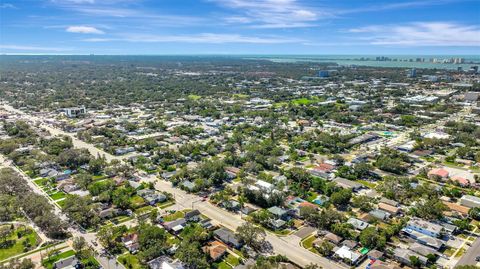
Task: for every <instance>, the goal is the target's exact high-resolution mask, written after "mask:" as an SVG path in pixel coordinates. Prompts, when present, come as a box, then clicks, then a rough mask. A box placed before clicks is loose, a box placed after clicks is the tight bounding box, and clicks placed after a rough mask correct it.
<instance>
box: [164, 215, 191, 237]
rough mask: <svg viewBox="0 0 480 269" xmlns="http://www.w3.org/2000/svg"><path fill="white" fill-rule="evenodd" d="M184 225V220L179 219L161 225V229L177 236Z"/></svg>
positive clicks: (185, 222)
mask: <svg viewBox="0 0 480 269" xmlns="http://www.w3.org/2000/svg"><path fill="white" fill-rule="evenodd" d="M186 224H187V221H186V220H185V219H184V218H180V219H177V220H174V221H170V222H165V223H163V227H164V228H165V229H166V230H167V231H169V232H172V233H174V234H178V233H179V232H180V231H181V230H183V228H185V225H186Z"/></svg>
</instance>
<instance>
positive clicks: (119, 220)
mask: <svg viewBox="0 0 480 269" xmlns="http://www.w3.org/2000/svg"><path fill="white" fill-rule="evenodd" d="M131 219H133V218H132V217H129V216H117V217H115V218H113V219H111V220H110V222H111V223H113V224H120V223H122V222H126V221H129V220H131Z"/></svg>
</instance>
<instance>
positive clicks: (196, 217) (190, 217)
mask: <svg viewBox="0 0 480 269" xmlns="http://www.w3.org/2000/svg"><path fill="white" fill-rule="evenodd" d="M200 216H201V213H200V211H199V210H198V209H194V210H192V211H190V212H187V213H185V220H186V221H189V222H191V221H193V222H198V221H200Z"/></svg>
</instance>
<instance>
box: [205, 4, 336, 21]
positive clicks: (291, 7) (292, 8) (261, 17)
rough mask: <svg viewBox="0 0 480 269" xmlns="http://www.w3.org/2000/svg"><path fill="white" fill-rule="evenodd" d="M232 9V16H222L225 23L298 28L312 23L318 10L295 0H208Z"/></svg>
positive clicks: (318, 13) (320, 13) (323, 14)
mask: <svg viewBox="0 0 480 269" xmlns="http://www.w3.org/2000/svg"><path fill="white" fill-rule="evenodd" d="M210 1H212V2H215V3H218V4H219V5H221V6H224V7H227V8H229V9H232V10H233V11H234V12H235V13H237V14H236V15H234V16H227V17H225V18H224V20H225V22H227V23H242V24H248V26H249V27H252V28H299V27H310V26H313V25H314V22H315V21H317V20H318V19H319V18H320V16H323V17H327V16H328V14H327V13H326V12H320V11H318V10H315V9H313V8H311V7H307V6H304V5H302V4H301V3H299V1H297V0H210Z"/></svg>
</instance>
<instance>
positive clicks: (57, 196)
mask: <svg viewBox="0 0 480 269" xmlns="http://www.w3.org/2000/svg"><path fill="white" fill-rule="evenodd" d="M48 196H50V197H51V198H52V199H53V200H54V201H56V200H60V199H63V198H65V196H67V195H66V194H65V193H64V192H63V191H58V192H54V193H52V194H49V195H48Z"/></svg>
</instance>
